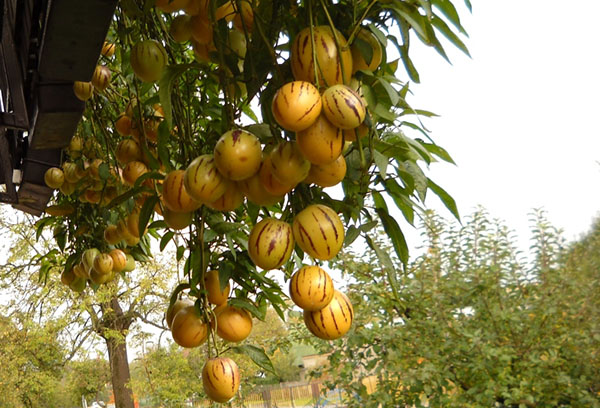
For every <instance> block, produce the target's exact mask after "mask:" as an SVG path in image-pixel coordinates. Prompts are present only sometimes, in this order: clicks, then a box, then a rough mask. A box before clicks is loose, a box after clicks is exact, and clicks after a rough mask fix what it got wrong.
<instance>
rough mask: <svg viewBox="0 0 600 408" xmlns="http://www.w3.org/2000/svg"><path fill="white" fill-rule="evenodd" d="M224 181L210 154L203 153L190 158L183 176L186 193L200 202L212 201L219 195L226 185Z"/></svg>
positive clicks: (222, 192)
mask: <svg viewBox="0 0 600 408" xmlns="http://www.w3.org/2000/svg"><path fill="white" fill-rule="evenodd" d="M226 181H227V180H226V179H225V177H223V176H222V175H221V173H219V171H218V170H217V166H216V164H215V159H214V157H213V155H212V154H203V155H201V156H198V157H196V158H195V159H194V160H192V162H191V163H190V164H189V166H188V167H187V169H186V170H185V175H184V177H183V183H184V186H185V189H186V191H187V193H188V194H189V195H190V197H192V198H193V199H194V200H196V201H199V202H202V203H212V202H213V201H215V200H217V199H218V198H219V197H221V196H222V195H223V194H224V193H225V190H226V189H227V186H228V184H227V183H226Z"/></svg>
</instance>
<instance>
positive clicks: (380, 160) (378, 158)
mask: <svg viewBox="0 0 600 408" xmlns="http://www.w3.org/2000/svg"><path fill="white" fill-rule="evenodd" d="M373 161H374V162H375V165H376V166H377V168H378V169H379V174H380V175H381V178H383V179H384V178H385V175H386V174H387V166H388V164H389V162H390V158H389V157H387V156H385V155H383V154H381V153H380V152H379V151H378V150H377V149H373Z"/></svg>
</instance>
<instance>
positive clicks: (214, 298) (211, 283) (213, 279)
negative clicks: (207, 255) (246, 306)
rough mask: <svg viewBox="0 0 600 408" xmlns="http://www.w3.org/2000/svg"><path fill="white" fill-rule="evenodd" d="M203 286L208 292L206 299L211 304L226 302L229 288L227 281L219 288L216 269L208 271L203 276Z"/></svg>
mask: <svg viewBox="0 0 600 408" xmlns="http://www.w3.org/2000/svg"><path fill="white" fill-rule="evenodd" d="M204 286H205V287H206V291H207V292H208V301H209V302H210V303H212V304H213V305H217V306H218V305H222V304H225V303H226V302H227V297H229V291H230V289H231V287H230V285H229V282H227V285H225V286H224V287H223V289H221V282H220V281H219V272H218V271H208V272H207V273H206V275H205V276H204Z"/></svg>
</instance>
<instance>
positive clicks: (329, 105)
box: [322, 85, 367, 129]
mask: <svg viewBox="0 0 600 408" xmlns="http://www.w3.org/2000/svg"><path fill="white" fill-rule="evenodd" d="M322 99H323V112H324V113H325V116H327V119H329V121H330V122H331V123H332V124H333V125H334V126H337V127H339V128H340V129H354V128H356V127H358V126H359V125H360V124H361V123H362V122H363V120H365V116H366V114H367V107H366V105H365V102H364V100H363V98H362V97H361V96H360V95H359V94H358V93H357V92H356V91H355V90H354V89H352V88H350V87H349V86H346V85H334V86H330V87H329V88H327V90H326V91H325V92H323V97H322Z"/></svg>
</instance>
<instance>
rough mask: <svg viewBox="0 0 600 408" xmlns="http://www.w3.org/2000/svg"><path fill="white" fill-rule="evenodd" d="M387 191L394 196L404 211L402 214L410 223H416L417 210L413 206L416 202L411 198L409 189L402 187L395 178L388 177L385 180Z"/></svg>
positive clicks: (400, 208)
mask: <svg viewBox="0 0 600 408" xmlns="http://www.w3.org/2000/svg"><path fill="white" fill-rule="evenodd" d="M384 186H385V191H387V193H388V194H389V195H390V197H392V200H394V203H395V204H396V207H398V209H399V210H400V211H402V215H404V218H405V219H406V221H408V223H409V224H410V225H414V222H415V210H414V208H413V206H414V203H413V202H412V201H411V200H410V194H409V193H408V191H407V190H405V189H403V188H402V187H400V185H399V184H398V182H397V181H396V180H394V179H391V178H390V179H387V180H385V182H384Z"/></svg>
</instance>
